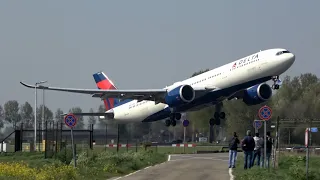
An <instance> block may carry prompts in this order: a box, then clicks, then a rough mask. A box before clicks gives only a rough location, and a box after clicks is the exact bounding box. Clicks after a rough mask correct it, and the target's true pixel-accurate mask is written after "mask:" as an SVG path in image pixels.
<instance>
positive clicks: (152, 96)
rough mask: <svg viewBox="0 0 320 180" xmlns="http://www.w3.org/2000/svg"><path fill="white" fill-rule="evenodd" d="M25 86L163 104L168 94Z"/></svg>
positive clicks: (160, 91) (205, 90) (144, 90)
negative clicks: (152, 101)
mask: <svg viewBox="0 0 320 180" xmlns="http://www.w3.org/2000/svg"><path fill="white" fill-rule="evenodd" d="M20 83H21V84H22V85H23V86H25V87H28V88H37V89H45V90H53V91H63V92H71V93H80V94H90V95H92V97H99V98H101V99H105V98H119V99H139V100H154V101H160V102H163V99H164V97H165V95H166V94H167V90H166V89H140V90H134V89H133V90H118V89H108V90H104V89H77V88H61V87H49V86H42V85H39V86H34V85H30V84H26V83H23V82H20ZM194 90H195V91H196V95H197V94H199V93H203V92H208V91H211V90H215V88H214V87H208V88H195V89H194Z"/></svg>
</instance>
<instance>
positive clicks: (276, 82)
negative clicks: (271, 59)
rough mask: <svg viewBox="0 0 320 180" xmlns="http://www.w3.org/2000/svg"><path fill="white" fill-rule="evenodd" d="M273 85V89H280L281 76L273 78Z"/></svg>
mask: <svg viewBox="0 0 320 180" xmlns="http://www.w3.org/2000/svg"><path fill="white" fill-rule="evenodd" d="M272 81H273V84H272V86H271V88H272V89H274V90H278V89H279V88H280V84H281V80H280V79H279V76H274V77H272Z"/></svg>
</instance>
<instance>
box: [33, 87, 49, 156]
mask: <svg viewBox="0 0 320 180" xmlns="http://www.w3.org/2000/svg"><path fill="white" fill-rule="evenodd" d="M46 82H47V81H40V82H36V84H35V86H34V94H35V97H34V99H35V100H34V101H35V102H34V151H37V86H38V85H39V84H43V83H46Z"/></svg>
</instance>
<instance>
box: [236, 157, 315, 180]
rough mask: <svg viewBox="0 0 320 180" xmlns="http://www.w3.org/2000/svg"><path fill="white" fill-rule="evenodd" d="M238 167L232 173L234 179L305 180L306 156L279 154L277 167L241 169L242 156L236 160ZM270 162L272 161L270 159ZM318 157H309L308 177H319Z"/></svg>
mask: <svg viewBox="0 0 320 180" xmlns="http://www.w3.org/2000/svg"><path fill="white" fill-rule="evenodd" d="M237 161H238V162H237V164H238V167H237V168H236V169H235V173H234V175H235V176H236V178H235V179H236V180H238V179H243V180H256V179H259V180H275V179H281V180H293V179H294V180H305V179H306V157H305V156H297V155H282V156H280V162H279V168H278V169H273V168H272V167H270V170H268V169H264V168H259V167H257V166H254V167H253V168H251V169H248V170H243V157H241V158H239V159H238V160H237ZM270 162H272V161H270ZM319 165H320V157H310V163H309V175H308V176H309V179H320V171H319V170H318V167H319Z"/></svg>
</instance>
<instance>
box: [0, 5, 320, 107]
mask: <svg viewBox="0 0 320 180" xmlns="http://www.w3.org/2000/svg"><path fill="white" fill-rule="evenodd" d="M319 6H320V1H316V0H313V1H312V0H311V1H308V3H306V2H305V1H298V0H282V1H275V0H274V1H271V0H270V1H254V0H248V1H209V0H207V1H206V0H202V1H191V0H180V1H174V0H162V1H150V0H149V1H148V0H144V1H142V0H135V1H123V0H117V1H115V0H114V1H111V0H110V1H102V0H96V1H83V0H73V1H72V0H70V1H63V0H56V1H40V0H38V1H33V0H30V1H16V0H10V1H1V2H0V24H1V26H0V62H1V64H0V82H1V84H2V86H1V93H0V104H2V105H3V104H4V103H5V102H6V101H8V100H17V101H18V102H19V103H20V104H23V103H24V102H26V101H28V102H29V103H30V104H31V105H32V106H33V107H34V90H33V89H29V88H25V87H24V86H22V85H21V84H20V83H19V82H20V81H23V82H26V83H30V84H34V83H35V82H37V81H42V80H47V81H48V83H47V85H49V86H56V87H57V86H58V87H68V88H93V89H95V88H97V87H96V84H95V82H94V79H93V77H92V74H93V73H95V72H98V71H103V72H105V73H106V74H107V75H108V77H109V78H110V79H112V81H113V82H114V83H115V85H116V86H117V88H118V89H143V88H163V87H165V86H166V85H170V84H172V83H174V82H175V81H180V80H184V79H186V78H189V77H190V76H191V75H192V74H193V73H194V72H196V71H199V70H201V69H207V68H209V69H213V68H216V67H218V66H221V65H223V64H226V63H229V62H231V61H234V60H237V59H240V58H242V57H244V56H247V55H250V54H253V53H255V52H257V51H259V50H264V49H268V48H286V49H288V50H289V51H291V52H293V53H294V54H295V55H296V61H295V63H294V65H293V66H292V67H291V68H290V69H289V70H288V71H287V72H286V73H285V74H284V75H290V76H296V75H300V74H301V73H307V72H311V73H315V74H316V75H318V76H320V73H319V71H318V67H319V65H320V62H319V56H318V52H319V47H320V38H319V37H320V36H319V32H320V24H319V23H316V22H319V16H320V11H318V10H319V9H318V7H319ZM284 75H282V76H280V78H281V77H284ZM45 94H46V96H45V104H46V106H48V107H49V108H50V109H51V110H52V111H53V112H55V111H56V109H57V108H62V110H63V111H68V110H69V109H70V108H71V107H75V106H79V107H81V108H82V109H83V111H84V112H87V111H89V109H90V108H94V109H97V108H98V106H99V105H100V104H102V101H101V100H100V99H97V98H92V97H91V96H90V95H82V94H72V93H66V92H55V91H46V93H45ZM38 95H39V96H38V104H40V103H42V91H38Z"/></svg>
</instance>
